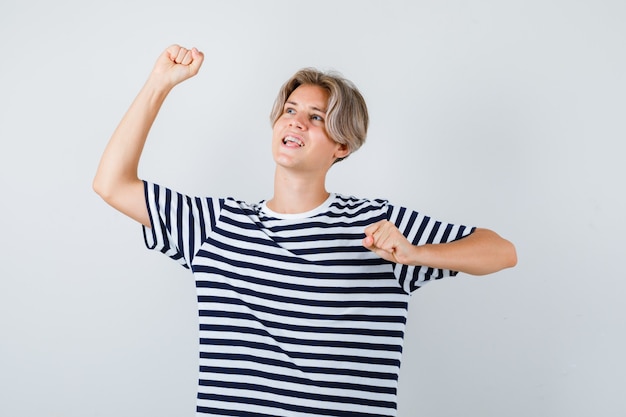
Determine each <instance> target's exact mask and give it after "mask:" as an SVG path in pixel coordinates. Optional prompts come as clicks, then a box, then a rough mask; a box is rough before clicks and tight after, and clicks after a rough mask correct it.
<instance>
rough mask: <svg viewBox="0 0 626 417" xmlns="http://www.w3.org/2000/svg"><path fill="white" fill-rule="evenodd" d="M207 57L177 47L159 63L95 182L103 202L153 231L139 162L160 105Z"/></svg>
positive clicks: (105, 155) (117, 131)
mask: <svg viewBox="0 0 626 417" xmlns="http://www.w3.org/2000/svg"><path fill="white" fill-rule="evenodd" d="M203 60H204V55H203V54H202V52H200V51H198V50H197V49H195V48H193V49H185V48H182V47H180V46H178V45H172V46H170V47H169V48H167V49H166V50H165V51H164V52H163V53H162V54H161V55H160V56H159V58H158V59H157V62H156V63H155V65H154V68H153V70H152V72H151V73H150V76H149V77H148V80H147V81H146V83H145V84H144V86H143V88H142V89H141V91H140V92H139V94H138V95H137V97H136V98H135V100H134V101H133V103H132V104H131V106H130V108H129V109H128V111H127V112H126V114H125V115H124V117H123V118H122V121H121V122H120V124H119V125H118V126H117V128H116V129H115V131H114V132H113V135H112V136H111V139H110V140H109V143H108V144H107V146H106V148H105V150H104V153H103V154H102V158H101V160H100V165H99V166H98V170H97V172H96V176H95V178H94V180H93V189H94V191H95V192H96V193H98V195H100V197H102V199H103V200H104V201H106V202H107V203H108V204H110V205H111V206H112V207H114V208H115V209H117V210H119V211H121V212H122V213H124V214H126V215H127V216H129V217H131V218H133V219H135V220H137V221H138V222H140V223H142V224H144V225H146V226H148V227H150V219H149V217H148V210H147V208H146V203H145V199H144V192H143V183H142V181H141V180H140V179H139V177H138V176H137V167H138V165H139V158H140V157H141V153H142V151H143V147H144V144H145V142H146V138H147V137H148V133H149V131H150V128H151V127H152V124H153V123H154V120H155V119H156V116H157V114H158V113H159V110H160V109H161V105H162V104H163V102H164V101H165V98H166V97H167V95H168V94H169V92H170V91H171V90H172V88H174V87H175V86H176V85H177V84H179V83H181V82H183V81H185V80H186V79H188V78H191V77H193V76H194V75H196V74H197V73H198V70H199V69H200V66H201V65H202V61H203Z"/></svg>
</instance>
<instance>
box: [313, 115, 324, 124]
mask: <svg viewBox="0 0 626 417" xmlns="http://www.w3.org/2000/svg"><path fill="white" fill-rule="evenodd" d="M311 120H313V121H315V122H324V118H323V117H322V116H320V115H319V114H313V115H311Z"/></svg>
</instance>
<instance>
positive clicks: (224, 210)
mask: <svg viewBox="0 0 626 417" xmlns="http://www.w3.org/2000/svg"><path fill="white" fill-rule="evenodd" d="M145 192H146V201H147V204H148V209H149V213H150V218H151V222H152V225H153V227H152V228H151V229H147V228H145V229H144V236H145V239H146V245H147V246H148V247H149V248H150V249H156V250H159V251H161V252H163V253H164V254H166V255H167V256H169V257H171V258H172V259H174V260H176V261H177V262H179V263H181V264H182V265H184V266H185V267H187V268H190V269H191V270H192V271H193V273H194V276H195V279H196V288H197V295H198V311H199V321H200V329H199V331H200V380H199V387H198V403H197V404H198V408H197V409H198V414H199V415H215V416H394V415H395V414H396V411H395V410H396V389H397V382H398V373H399V369H400V360H401V354H402V340H403V335H404V330H405V322H406V314H407V306H408V300H409V296H410V292H411V291H413V290H414V289H416V288H418V287H419V286H421V285H423V284H424V283H425V282H428V281H429V280H432V279H437V278H441V277H443V276H447V275H451V274H453V272H452V271H442V270H432V269H429V268H423V267H407V266H404V265H393V264H390V263H388V262H386V261H384V260H382V259H380V258H378V257H377V256H376V255H375V254H374V253H372V252H370V251H368V250H367V249H365V248H363V246H362V245H361V239H362V238H363V237H364V234H363V230H364V229H365V227H366V226H367V225H369V224H372V223H374V222H376V221H378V220H382V219H389V220H391V221H392V222H394V223H395V224H396V226H398V228H400V230H401V231H402V232H403V233H404V234H405V236H407V237H408V238H409V240H411V241H412V242H413V243H415V244H421V243H427V242H428V243H438V242H446V241H450V240H454V239H457V238H460V237H463V236H465V235H467V234H469V233H470V232H471V229H469V228H465V227H462V226H454V225H448V224H442V223H440V222H436V221H434V220H431V219H430V218H428V217H425V216H423V215H421V214H419V213H416V212H412V211H409V210H406V209H404V208H396V207H393V206H391V205H389V204H387V203H386V202H385V201H380V200H373V201H372V200H363V199H356V198H352V197H344V196H340V195H331V196H330V197H329V199H328V200H327V201H326V203H325V204H323V205H322V206H320V207H319V208H318V209H316V210H314V211H312V212H309V213H304V214H303V215H284V216H283V215H279V214H277V213H273V212H272V211H271V210H269V209H268V208H267V207H266V206H265V205H264V204H257V205H248V204H245V203H243V202H239V201H236V200H233V199H211V198H192V197H187V196H184V195H181V194H179V193H175V192H173V191H171V190H169V189H166V188H163V187H159V186H158V185H155V184H148V183H146V186H145Z"/></svg>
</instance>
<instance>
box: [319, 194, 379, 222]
mask: <svg viewBox="0 0 626 417" xmlns="http://www.w3.org/2000/svg"><path fill="white" fill-rule="evenodd" d="M389 206H390V205H389V202H388V201H387V200H384V199H371V198H363V197H355V196H350V195H345V194H335V198H334V199H333V202H332V204H331V205H330V207H329V212H330V213H336V214H342V215H344V216H349V217H357V216H368V217H369V216H372V215H373V216H377V215H379V214H380V213H386V212H387V211H388V209H389Z"/></svg>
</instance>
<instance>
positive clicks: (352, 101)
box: [270, 68, 369, 162]
mask: <svg viewBox="0 0 626 417" xmlns="http://www.w3.org/2000/svg"><path fill="white" fill-rule="evenodd" d="M301 85H315V86H318V87H321V88H323V89H325V90H326V91H328V94H329V97H328V107H327V110H326V131H327V132H328V135H329V137H330V138H331V139H332V140H334V141H335V142H337V143H340V144H342V145H346V146H347V148H348V150H349V151H350V153H352V152H355V151H356V150H357V149H359V148H360V147H361V145H363V143H365V137H366V136H367V127H368V125H369V115H368V113H367V105H366V104H365V99H364V98H363V96H362V95H361V93H360V92H359V90H358V89H357V88H356V86H355V85H354V84H353V83H352V82H351V81H349V80H347V79H345V78H343V77H342V76H341V75H340V74H338V73H333V72H322V71H319V70H317V69H315V68H303V69H301V70H300V71H298V72H296V73H295V74H294V75H293V76H292V77H291V78H290V79H289V80H287V82H285V84H283V86H282V87H281V89H280V91H279V92H278V96H277V97H276V100H275V101H274V107H273V108H272V112H271V113H270V121H271V123H272V126H274V124H275V123H276V121H277V120H278V118H279V117H280V116H281V115H282V114H283V111H284V110H283V109H284V106H285V103H286V102H287V99H288V98H289V96H290V95H291V93H293V92H294V90H295V89H296V88H298V87H299V86H301ZM348 155H349V154H348ZM342 159H345V158H341V159H338V160H337V161H340V160H342ZM337 161H336V162H337Z"/></svg>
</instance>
